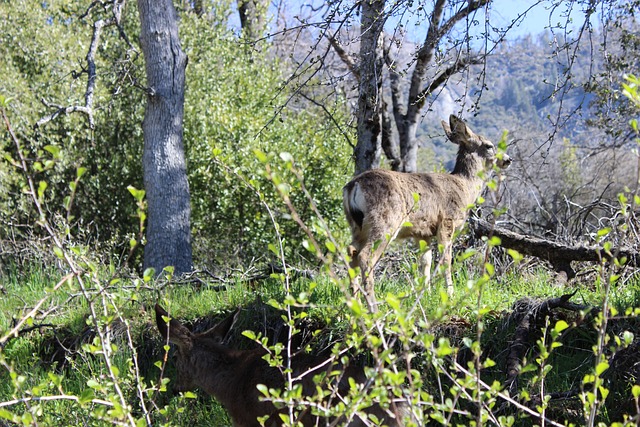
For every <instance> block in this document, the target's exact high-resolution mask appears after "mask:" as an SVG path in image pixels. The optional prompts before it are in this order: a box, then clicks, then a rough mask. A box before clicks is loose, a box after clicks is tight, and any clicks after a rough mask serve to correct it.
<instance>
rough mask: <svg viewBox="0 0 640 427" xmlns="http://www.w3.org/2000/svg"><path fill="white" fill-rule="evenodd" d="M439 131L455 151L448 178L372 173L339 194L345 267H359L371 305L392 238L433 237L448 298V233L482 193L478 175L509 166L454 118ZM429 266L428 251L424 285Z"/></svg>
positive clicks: (424, 258) (424, 261) (428, 252)
mask: <svg viewBox="0 0 640 427" xmlns="http://www.w3.org/2000/svg"><path fill="white" fill-rule="evenodd" d="M442 127H443V128H444V131H445V133H446V135H447V138H448V139H449V140H450V141H451V142H453V143H454V144H458V147H459V148H458V156H457V159H456V164H455V167H454V169H453V172H451V173H450V174H447V173H401V172H392V171H388V170H382V169H376V170H369V171H366V172H363V173H362V174H360V175H358V176H356V177H355V178H353V179H352V180H351V181H350V182H349V183H348V184H347V185H345V187H344V189H343V205H344V211H345V214H346V216H347V221H348V222H349V226H350V227H351V235H352V242H351V245H350V246H349V249H348V251H349V255H350V257H351V267H352V268H356V267H360V270H361V274H362V281H363V282H364V284H365V294H366V296H367V297H368V298H371V301H375V297H374V290H373V269H374V267H375V265H376V263H377V262H378V260H379V259H380V257H381V256H382V253H383V252H384V250H385V248H386V246H387V245H388V243H389V242H391V240H393V239H395V238H400V239H403V238H413V239H415V240H416V241H419V240H424V241H426V242H427V243H428V244H429V243H430V242H431V240H433V238H437V241H438V243H439V244H440V245H442V246H443V247H444V253H443V263H444V265H445V269H446V270H445V281H446V285H447V291H448V292H449V294H452V293H453V280H452V278H451V247H452V239H453V234H454V232H455V230H457V229H458V228H461V227H462V225H463V224H464V222H465V220H466V217H467V209H468V207H469V206H470V205H471V204H472V203H474V202H475V200H476V199H477V198H478V196H479V195H480V193H481V191H482V188H483V180H482V178H481V177H480V173H481V172H483V171H490V170H491V169H492V168H493V165H497V166H498V167H500V168H506V167H507V166H508V165H509V164H510V163H511V159H510V158H509V156H507V155H506V154H503V155H502V157H501V158H498V157H496V148H495V147H494V145H493V144H492V143H491V141H489V140H488V139H486V138H484V137H482V136H480V135H476V134H475V133H473V131H471V129H469V127H468V126H467V125H466V124H465V123H464V122H463V121H462V120H460V119H459V118H457V117H456V116H454V115H451V116H450V117H449V123H448V124H447V122H445V121H444V120H443V121H442ZM376 244H377V245H378V246H376ZM431 261H432V249H431V247H430V246H429V247H428V248H427V250H426V252H424V254H423V255H422V256H421V258H420V265H421V267H422V270H423V272H424V275H425V276H426V282H427V283H429V281H430V273H431Z"/></svg>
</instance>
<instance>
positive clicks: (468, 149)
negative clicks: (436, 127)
mask: <svg viewBox="0 0 640 427" xmlns="http://www.w3.org/2000/svg"><path fill="white" fill-rule="evenodd" d="M441 123H442V127H443V129H444V132H445V134H446V135H447V138H448V139H449V141H451V142H453V143H454V144H457V145H458V146H459V149H458V162H456V167H461V166H465V164H466V163H468V159H470V158H473V159H475V160H476V161H480V162H483V169H484V170H490V169H491V168H493V166H494V165H496V166H498V167H499V168H502V169H504V168H507V167H509V165H510V164H511V158H510V157H509V156H508V155H507V154H506V153H502V154H501V155H498V152H497V149H496V147H495V145H493V143H492V142H491V141H489V140H488V139H487V138H485V137H484V136H481V135H477V134H476V133H474V132H473V131H472V130H471V129H470V128H469V126H467V124H466V123H465V122H463V121H462V120H461V119H459V118H458V117H456V116H454V115H453V114H452V115H450V116H449V123H447V122H445V121H444V120H442V122H441ZM460 160H463V161H462V162H461V161H460ZM464 160H467V162H465V161H464Z"/></svg>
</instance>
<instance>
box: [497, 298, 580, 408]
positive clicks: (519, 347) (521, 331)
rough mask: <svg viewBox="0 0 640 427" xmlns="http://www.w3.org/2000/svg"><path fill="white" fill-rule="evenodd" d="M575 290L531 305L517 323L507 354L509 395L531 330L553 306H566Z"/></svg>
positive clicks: (514, 384) (515, 381) (516, 377)
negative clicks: (533, 305)
mask: <svg viewBox="0 0 640 427" xmlns="http://www.w3.org/2000/svg"><path fill="white" fill-rule="evenodd" d="M576 292H578V291H577V290H576V291H574V292H573V293H571V294H566V295H562V296H561V297H558V298H551V299H548V300H546V301H544V302H543V303H542V304H540V305H537V306H535V307H532V308H531V309H529V311H528V312H527V313H526V314H525V315H524V317H523V318H522V320H521V321H520V323H519V324H518V327H517V328H516V331H515V339H514V341H513V343H512V344H511V345H510V346H509V354H508V355H507V380H506V383H505V385H506V388H507V390H508V391H509V394H510V395H512V396H513V395H515V394H516V393H517V391H518V375H519V374H520V368H521V363H522V359H523V358H524V354H525V353H526V351H527V348H528V345H527V343H528V342H529V341H530V339H529V337H530V335H531V333H532V331H533V330H535V325H536V323H537V321H538V319H540V318H541V317H543V316H546V315H547V314H549V312H550V311H551V310H553V309H555V308H559V307H565V308H566V307H567V305H566V304H567V302H569V300H570V299H571V297H573V296H574V295H575V294H576Z"/></svg>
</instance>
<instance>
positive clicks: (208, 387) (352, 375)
mask: <svg viewBox="0 0 640 427" xmlns="http://www.w3.org/2000/svg"><path fill="white" fill-rule="evenodd" d="M155 312H156V324H157V326H158V330H159V331H160V334H161V335H162V337H163V338H164V340H165V341H168V342H171V343H173V344H175V345H176V346H177V351H176V360H175V365H176V370H177V376H178V378H177V381H176V385H175V386H174V390H175V391H178V392H181V391H188V390H193V389H195V388H201V389H202V390H204V391H205V392H206V393H207V394H209V395H211V396H213V397H214V398H215V399H216V400H218V402H220V403H221V404H222V406H224V408H225V410H226V411H227V413H228V414H229V417H230V418H231V420H232V422H233V426H234V427H253V426H256V427H258V426H260V423H259V422H258V417H267V421H266V422H265V423H264V426H266V427H277V426H281V425H282V419H281V418H280V415H282V414H286V408H285V409H280V410H278V409H276V407H275V406H274V405H273V403H272V402H270V401H268V400H265V399H263V398H262V393H260V392H259V391H258V388H257V386H258V385H259V384H262V385H265V386H266V387H267V388H268V389H280V390H282V389H284V387H285V379H284V375H283V373H282V371H281V370H280V369H278V368H277V367H273V366H269V363H268V362H267V361H266V360H265V359H264V356H265V355H266V351H265V350H264V349H263V348H257V349H254V350H234V349H231V348H229V346H228V345H227V344H225V337H226V336H227V334H228V331H229V330H230V329H231V327H232V325H233V324H234V322H235V320H236V317H237V315H238V313H239V311H236V312H235V313H233V314H232V315H230V316H229V317H227V318H226V319H224V320H222V321H221V322H220V323H218V324H217V325H216V326H214V327H213V328H211V329H209V330H208V331H205V332H202V333H193V332H191V331H190V330H189V329H188V328H187V327H185V326H183V325H182V324H181V323H180V322H179V321H177V320H175V319H170V320H169V321H168V322H167V320H168V319H169V315H168V314H167V312H166V311H165V310H164V309H163V308H162V307H160V306H159V305H158V304H156V306H155ZM290 365H291V368H292V371H293V372H292V377H293V378H297V380H296V384H301V386H302V393H303V395H304V396H313V395H315V393H316V392H317V389H316V383H315V382H314V376H317V375H322V374H325V375H326V376H327V377H330V376H331V375H330V374H332V373H335V372H336V371H338V370H340V374H338V375H337V376H336V377H331V378H335V381H334V383H335V382H337V384H331V383H329V384H327V385H325V388H326V389H329V390H331V393H328V395H329V399H330V398H333V400H334V402H336V401H338V400H339V399H341V396H346V395H347V393H348V391H349V388H350V385H349V379H353V380H355V381H356V383H358V384H363V383H364V382H365V381H366V378H365V375H364V371H363V370H362V369H360V368H357V367H353V366H348V367H346V368H344V367H342V366H340V365H337V364H335V363H331V362H329V361H328V359H325V358H321V357H318V356H312V355H309V354H304V353H303V354H299V355H296V356H294V357H293V358H292V359H291V360H290ZM285 366H286V360H285ZM323 403H325V404H328V405H330V404H331V403H330V401H329V402H326V401H325V402H323ZM365 412H366V413H367V414H373V415H375V416H376V417H377V419H378V420H381V421H383V423H384V424H383V425H385V426H389V427H395V426H401V425H402V424H401V420H402V417H403V416H404V414H405V412H406V413H408V411H407V409H406V407H405V405H403V404H400V403H392V404H391V405H390V409H389V410H384V409H383V408H382V407H380V406H379V405H377V404H376V405H373V406H371V407H369V408H366V409H365ZM343 418H344V417H343ZM296 421H300V422H301V423H302V425H303V426H305V427H307V426H320V425H345V422H346V419H338V420H335V419H334V420H331V419H325V418H322V417H319V416H314V415H312V413H311V411H310V409H309V408H306V409H303V410H302V411H301V412H300V414H299V418H298V419H297V420H296ZM336 423H337V424H336ZM346 425H348V426H350V427H364V426H369V425H373V424H372V423H371V422H368V421H365V420H363V419H361V418H358V417H357V416H355V417H354V418H353V419H352V420H351V422H349V424H346ZM376 425H377V424H376Z"/></svg>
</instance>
